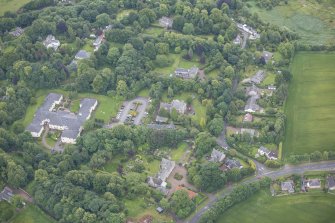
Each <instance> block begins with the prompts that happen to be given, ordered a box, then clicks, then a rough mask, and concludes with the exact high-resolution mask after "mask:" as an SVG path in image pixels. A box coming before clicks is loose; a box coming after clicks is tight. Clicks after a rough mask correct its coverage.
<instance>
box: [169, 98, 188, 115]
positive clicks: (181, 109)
mask: <svg viewBox="0 0 335 223" xmlns="http://www.w3.org/2000/svg"><path fill="white" fill-rule="evenodd" d="M171 107H172V109H176V110H177V112H178V113H180V114H184V113H185V111H186V107H187V106H186V103H185V102H184V101H180V100H173V101H172V102H171Z"/></svg>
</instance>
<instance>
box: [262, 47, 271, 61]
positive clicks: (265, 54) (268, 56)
mask: <svg viewBox="0 0 335 223" xmlns="http://www.w3.org/2000/svg"><path fill="white" fill-rule="evenodd" d="M272 56H273V53H271V52H269V51H265V50H264V51H263V54H262V57H263V58H264V60H265V63H268V62H269V61H270V60H271V59H272Z"/></svg>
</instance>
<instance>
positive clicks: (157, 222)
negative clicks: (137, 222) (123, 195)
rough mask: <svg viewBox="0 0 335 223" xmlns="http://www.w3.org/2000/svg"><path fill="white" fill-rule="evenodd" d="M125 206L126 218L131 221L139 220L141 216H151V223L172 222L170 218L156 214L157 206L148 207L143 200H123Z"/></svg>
mask: <svg viewBox="0 0 335 223" xmlns="http://www.w3.org/2000/svg"><path fill="white" fill-rule="evenodd" d="M125 206H126V208H127V209H128V216H129V217H130V218H132V219H133V218H135V219H140V218H141V217H143V216H146V215H151V216H152V217H153V223H162V222H166V223H167V222H173V221H172V219H171V217H170V216H168V215H165V214H158V213H157V211H156V210H155V209H156V208H157V206H156V205H155V204H152V205H148V202H147V201H146V200H145V199H143V198H137V199H134V200H125Z"/></svg>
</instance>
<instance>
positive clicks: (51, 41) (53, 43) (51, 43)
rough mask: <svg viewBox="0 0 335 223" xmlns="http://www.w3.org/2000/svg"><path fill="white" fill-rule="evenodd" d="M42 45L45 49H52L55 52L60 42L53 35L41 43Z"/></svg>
mask: <svg viewBox="0 0 335 223" xmlns="http://www.w3.org/2000/svg"><path fill="white" fill-rule="evenodd" d="M43 45H44V46H45V47H46V48H47V49H49V48H53V49H54V50H55V51H56V50H57V49H58V47H59V46H60V42H59V40H57V39H56V37H54V36H53V35H48V36H47V38H46V39H45V40H44V41H43Z"/></svg>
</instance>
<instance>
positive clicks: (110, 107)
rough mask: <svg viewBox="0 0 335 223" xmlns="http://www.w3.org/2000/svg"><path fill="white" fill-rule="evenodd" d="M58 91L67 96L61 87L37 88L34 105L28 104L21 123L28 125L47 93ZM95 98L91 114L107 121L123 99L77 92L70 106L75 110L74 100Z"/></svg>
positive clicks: (67, 93) (114, 113)
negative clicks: (95, 107)
mask: <svg viewBox="0 0 335 223" xmlns="http://www.w3.org/2000/svg"><path fill="white" fill-rule="evenodd" d="M51 92H53V93H59V94H63V95H65V96H68V95H69V93H70V92H68V91H64V90H61V89H53V90H39V91H38V92H37V93H36V103H35V104H34V105H30V106H29V107H28V108H27V111H26V115H25V117H24V119H23V120H22V123H23V125H24V126H28V125H29V124H30V123H31V121H32V120H33V118H34V114H35V112H36V111H37V109H38V108H39V107H40V106H41V105H42V104H43V101H44V99H45V97H46V96H47V94H48V93H51ZM85 97H87V98H95V99H97V100H98V107H97V109H96V111H95V113H94V115H93V117H95V118H97V119H102V120H104V121H105V123H107V122H108V121H109V120H110V118H111V117H112V116H115V115H116V113H117V112H118V110H119V108H120V106H121V104H122V102H123V99H122V98H121V97H109V96H105V95H98V94H92V93H79V94H78V97H77V99H75V103H74V107H72V110H73V111H74V110H76V109H77V108H78V107H76V106H77V105H78V104H77V105H76V103H77V102H76V101H78V100H79V99H81V98H85Z"/></svg>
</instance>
